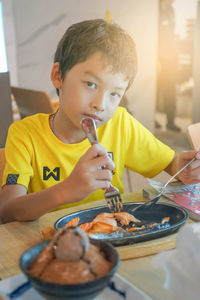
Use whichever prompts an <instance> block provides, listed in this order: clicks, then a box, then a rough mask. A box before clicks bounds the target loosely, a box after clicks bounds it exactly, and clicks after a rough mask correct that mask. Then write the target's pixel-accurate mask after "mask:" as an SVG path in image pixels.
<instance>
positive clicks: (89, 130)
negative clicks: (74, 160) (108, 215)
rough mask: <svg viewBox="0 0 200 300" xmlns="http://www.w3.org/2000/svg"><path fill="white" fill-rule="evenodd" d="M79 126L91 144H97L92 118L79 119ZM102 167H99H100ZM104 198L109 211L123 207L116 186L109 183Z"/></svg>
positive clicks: (116, 210)
mask: <svg viewBox="0 0 200 300" xmlns="http://www.w3.org/2000/svg"><path fill="white" fill-rule="evenodd" d="M81 126H82V129H83V131H84V132H85V134H86V136H87V138H88V139H89V141H90V144H91V145H94V144H98V143H99V142H98V137H97V131H96V124H95V121H94V119H92V118H90V117H87V118H83V119H82V120H81ZM102 168H104V167H99V169H102ZM104 197H105V200H106V202H107V204H108V208H109V209H110V211H111V212H119V211H120V210H121V209H122V208H123V203H122V198H121V195H120V192H119V190H118V188H116V187H115V186H113V185H112V184H110V187H109V188H107V189H106V190H105V192H104Z"/></svg>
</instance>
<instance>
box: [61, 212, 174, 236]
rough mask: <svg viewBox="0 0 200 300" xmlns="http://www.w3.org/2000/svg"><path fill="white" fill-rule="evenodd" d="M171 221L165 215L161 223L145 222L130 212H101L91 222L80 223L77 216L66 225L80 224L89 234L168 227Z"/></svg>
mask: <svg viewBox="0 0 200 300" xmlns="http://www.w3.org/2000/svg"><path fill="white" fill-rule="evenodd" d="M169 221H170V218H169V217H165V218H163V219H162V220H161V222H160V223H158V222H152V223H148V224H147V223H146V224H145V223H144V222H142V221H140V220H138V219H136V218H135V217H134V216H133V215H132V214H130V213H128V212H118V213H100V214H98V215H97V216H96V217H95V218H94V219H93V220H92V221H91V222H87V223H82V224H80V218H79V217H75V218H73V219H71V220H70V221H69V222H68V223H67V224H66V227H71V226H74V227H75V226H78V227H80V228H82V229H83V230H84V231H85V232H87V233H89V234H90V233H91V234H95V233H109V232H115V231H126V232H131V231H138V230H144V229H147V228H153V227H157V228H161V227H164V226H165V227H167V226H169Z"/></svg>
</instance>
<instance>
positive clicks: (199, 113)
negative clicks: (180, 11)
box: [192, 1, 200, 123]
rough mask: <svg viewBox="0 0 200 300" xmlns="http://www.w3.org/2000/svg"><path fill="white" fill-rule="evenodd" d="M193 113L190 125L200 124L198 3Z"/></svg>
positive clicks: (199, 27) (199, 22) (199, 23)
mask: <svg viewBox="0 0 200 300" xmlns="http://www.w3.org/2000/svg"><path fill="white" fill-rule="evenodd" d="M193 65H194V67H193V77H194V88H193V113H192V123H197V122H200V84H199V83H200V68H199V66H200V1H198V3H197V21H196V24H195V43H194V63H193Z"/></svg>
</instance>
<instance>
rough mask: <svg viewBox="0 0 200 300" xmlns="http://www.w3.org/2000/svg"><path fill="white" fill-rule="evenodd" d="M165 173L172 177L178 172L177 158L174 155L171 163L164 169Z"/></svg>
mask: <svg viewBox="0 0 200 300" xmlns="http://www.w3.org/2000/svg"><path fill="white" fill-rule="evenodd" d="M165 171H166V172H167V173H168V174H169V175H171V176H173V175H174V174H175V173H176V172H177V171H178V157H177V156H176V155H175V156H174V158H173V160H172V161H171V163H170V164H169V165H168V166H167V167H166V168H165Z"/></svg>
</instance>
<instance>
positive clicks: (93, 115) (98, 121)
mask: <svg viewBox="0 0 200 300" xmlns="http://www.w3.org/2000/svg"><path fill="white" fill-rule="evenodd" d="M84 116H85V117H89V118H92V119H93V120H94V121H95V123H97V124H98V123H101V122H102V119H100V118H99V117H97V115H95V114H84Z"/></svg>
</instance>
